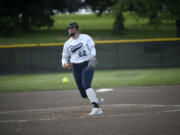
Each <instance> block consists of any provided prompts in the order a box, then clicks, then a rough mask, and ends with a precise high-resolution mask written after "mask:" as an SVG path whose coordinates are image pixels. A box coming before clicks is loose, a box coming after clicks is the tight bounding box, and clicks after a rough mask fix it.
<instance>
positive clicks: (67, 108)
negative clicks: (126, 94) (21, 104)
mask: <svg viewBox="0 0 180 135" xmlns="http://www.w3.org/2000/svg"><path fill="white" fill-rule="evenodd" d="M89 107H90V106H74V107H60V108H44V109H30V110H17V111H6V112H0V113H1V114H3V113H6V114H7V113H22V112H37V111H48V110H51V111H52V110H74V109H82V108H89ZM102 107H115V108H120V107H180V105H151V104H108V105H102ZM171 112H180V108H178V109H171V110H166V111H156V112H140V113H121V114H105V115H99V116H95V117H94V118H108V117H122V116H130V115H131V116H133V115H148V114H161V113H171ZM86 118H93V116H79V117H78V116H77V117H76V118H75V117H64V118H63V117H61V118H41V119H30V120H27V119H22V120H0V123H23V122H34V121H52V120H69V119H86Z"/></svg>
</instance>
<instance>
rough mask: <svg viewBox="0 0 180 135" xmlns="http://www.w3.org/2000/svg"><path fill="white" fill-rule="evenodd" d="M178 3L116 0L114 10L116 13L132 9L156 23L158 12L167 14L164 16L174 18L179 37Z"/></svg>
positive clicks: (165, 0)
mask: <svg viewBox="0 0 180 135" xmlns="http://www.w3.org/2000/svg"><path fill="white" fill-rule="evenodd" d="M179 5H180V0H150V1H149V0H136V1H135V0H118V2H117V3H116V5H115V6H114V11H115V12H116V14H117V15H119V14H120V13H122V12H125V11H134V12H136V13H137V15H138V16H141V17H148V18H149V19H150V23H157V20H158V19H159V18H158V14H163V15H167V14H168V16H170V17H166V19H172V18H173V19H175V20H176V30H177V37H180V8H179ZM119 25H122V24H119ZM115 29H116V28H115Z"/></svg>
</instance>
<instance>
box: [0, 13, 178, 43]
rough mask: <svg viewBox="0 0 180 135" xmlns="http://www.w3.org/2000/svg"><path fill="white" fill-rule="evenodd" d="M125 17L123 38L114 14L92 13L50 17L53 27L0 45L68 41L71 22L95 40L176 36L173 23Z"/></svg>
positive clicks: (132, 15) (127, 14) (130, 14)
mask: <svg viewBox="0 0 180 135" xmlns="http://www.w3.org/2000/svg"><path fill="white" fill-rule="evenodd" d="M124 16H125V23H124V24H125V27H126V28H127V30H126V31H125V32H123V33H122V35H115V34H114V32H113V24H114V20H115V18H114V16H113V15H102V16H101V17H97V16H96V15H95V14H90V15H75V14H72V15H55V16H53V17H52V18H53V19H54V21H55V23H54V26H53V28H42V29H41V30H38V31H34V32H31V33H23V34H20V35H18V36H12V37H0V44H22V43H57V42H64V41H65V40H67V39H68V35H67V33H66V27H67V24H69V23H70V22H72V21H76V22H78V23H79V25H80V30H81V32H82V33H87V34H89V35H91V36H92V37H93V39H94V40H115V39H118V40H119V39H145V38H166V37H168V38H171V37H176V29H175V22H174V21H169V22H164V23H161V24H156V25H149V23H148V19H147V18H138V17H137V16H135V15H134V14H132V13H129V12H127V13H124Z"/></svg>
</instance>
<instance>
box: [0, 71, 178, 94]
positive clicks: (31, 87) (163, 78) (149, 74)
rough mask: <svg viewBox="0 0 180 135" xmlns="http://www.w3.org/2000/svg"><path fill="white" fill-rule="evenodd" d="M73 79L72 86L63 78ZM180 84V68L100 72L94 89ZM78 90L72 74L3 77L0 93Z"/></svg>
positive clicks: (1, 77)
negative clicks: (63, 80) (63, 81)
mask: <svg viewBox="0 0 180 135" xmlns="http://www.w3.org/2000/svg"><path fill="white" fill-rule="evenodd" d="M63 77H68V78H70V82H69V83H68V84H63V83H62V78H63ZM176 84H180V68H164V69H128V70H124V69H123V70H104V71H96V73H95V76H94V80H93V84H92V86H93V87H94V88H107V87H109V88H118V87H122V86H147V85H176ZM68 89H77V88H76V84H75V82H74V79H73V76H72V74H71V73H52V74H25V75H1V76H0V92H16V91H41V90H68Z"/></svg>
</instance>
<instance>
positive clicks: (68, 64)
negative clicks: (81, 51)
mask: <svg viewBox="0 0 180 135" xmlns="http://www.w3.org/2000/svg"><path fill="white" fill-rule="evenodd" d="M63 67H64V68H65V69H71V68H72V64H71V63H67V64H64V66H63Z"/></svg>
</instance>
